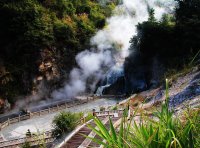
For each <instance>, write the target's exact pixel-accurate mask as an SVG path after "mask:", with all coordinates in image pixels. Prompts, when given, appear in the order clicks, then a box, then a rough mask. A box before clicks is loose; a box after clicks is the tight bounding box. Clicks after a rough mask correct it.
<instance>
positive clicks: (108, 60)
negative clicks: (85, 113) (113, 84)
mask: <svg viewBox="0 0 200 148" xmlns="http://www.w3.org/2000/svg"><path fill="white" fill-rule="evenodd" d="M174 6H175V2H174V0H168V1H166V0H123V1H122V4H120V5H118V6H117V7H116V8H115V10H114V11H113V15H112V16H111V17H110V18H108V19H107V20H106V22H107V25H106V27H105V28H103V29H102V30H99V31H98V32H97V33H96V35H95V36H94V37H92V38H91V45H94V46H96V47H97V49H96V50H94V49H91V50H85V51H83V52H81V53H79V54H78V55H77V56H76V61H77V63H78V65H79V68H74V69H73V70H72V71H71V72H70V79H69V81H67V82H66V84H65V86H64V87H63V88H61V89H59V90H56V91H54V92H53V93H52V98H54V99H70V98H72V97H74V96H76V95H78V94H80V93H83V92H85V91H86V89H87V87H88V83H87V82H88V80H89V79H91V78H92V80H93V82H92V83H91V82H90V83H91V84H90V85H89V87H90V88H89V89H90V90H94V89H95V85H96V83H97V82H98V80H100V79H101V78H102V77H103V75H104V74H105V73H106V70H105V69H109V68H111V67H113V66H116V65H118V66H122V65H123V62H124V58H125V57H127V56H128V54H129V53H128V49H129V46H130V43H129V41H130V39H131V38H132V37H133V36H134V35H136V34H137V28H136V25H137V24H138V23H142V22H144V21H146V20H147V19H148V7H149V8H153V9H154V10H155V18H156V19H158V20H159V19H161V17H162V15H163V14H165V13H169V12H170V11H172V10H173V8H174ZM109 49H115V52H111V50H109Z"/></svg>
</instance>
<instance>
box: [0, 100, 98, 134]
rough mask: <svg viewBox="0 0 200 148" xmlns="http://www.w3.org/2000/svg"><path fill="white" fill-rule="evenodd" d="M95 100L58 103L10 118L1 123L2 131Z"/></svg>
mask: <svg viewBox="0 0 200 148" xmlns="http://www.w3.org/2000/svg"><path fill="white" fill-rule="evenodd" d="M95 99H96V98H95V97H87V99H85V100H76V101H78V102H75V101H72V102H68V101H64V102H62V103H61V102H58V103H57V104H55V105H54V106H52V107H48V108H45V109H43V110H39V111H34V112H30V113H28V114H25V115H19V116H18V117H14V118H10V119H9V118H8V119H7V120H6V121H4V122H1V123H0V131H1V129H3V128H5V127H7V126H9V125H10V124H14V123H17V122H20V121H22V120H28V119H32V118H33V117H38V116H41V115H47V114H50V113H53V112H57V111H61V110H63V109H66V108H70V107H74V106H76V105H80V104H83V103H87V102H89V101H91V100H95Z"/></svg>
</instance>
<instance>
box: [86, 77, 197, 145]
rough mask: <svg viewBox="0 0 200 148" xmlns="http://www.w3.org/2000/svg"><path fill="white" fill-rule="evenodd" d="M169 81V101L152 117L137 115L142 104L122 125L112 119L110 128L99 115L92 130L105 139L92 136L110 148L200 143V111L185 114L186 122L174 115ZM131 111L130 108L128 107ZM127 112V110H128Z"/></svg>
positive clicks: (167, 98)
mask: <svg viewBox="0 0 200 148" xmlns="http://www.w3.org/2000/svg"><path fill="white" fill-rule="evenodd" d="M168 100H169V97H168V81H167V82H166V101H165V102H164V103H163V104H162V105H161V109H160V110H156V111H155V112H154V113H153V116H152V117H149V116H145V115H144V114H143V113H140V116H139V120H137V118H136V114H138V113H137V112H138V110H139V109H138V108H137V109H136V111H135V112H134V113H133V116H132V117H131V119H130V120H128V119H127V117H126V116H124V117H123V118H122V120H121V124H120V126H119V128H114V124H113V123H112V121H111V119H110V121H109V122H110V129H109V130H108V129H107V128H106V127H105V125H103V123H102V122H101V121H100V120H99V119H98V118H96V117H95V118H94V122H95V123H96V126H97V127H98V129H95V128H93V127H90V128H92V130H93V131H94V132H95V133H96V134H97V135H98V136H99V137H101V140H99V139H96V138H91V137H88V138H90V139H92V140H93V141H94V142H96V143H98V144H100V145H102V146H103V147H106V148H163V147H166V148H198V146H199V144H200V134H199V133H200V112H199V110H198V111H193V112H192V113H193V115H192V116H191V115H190V113H189V112H185V114H184V115H183V116H184V117H185V118H186V120H185V121H184V122H183V121H182V120H180V118H179V117H176V118H175V117H174V112H173V110H170V109H169V106H168ZM125 112H127V110H125ZM124 114H126V113H124Z"/></svg>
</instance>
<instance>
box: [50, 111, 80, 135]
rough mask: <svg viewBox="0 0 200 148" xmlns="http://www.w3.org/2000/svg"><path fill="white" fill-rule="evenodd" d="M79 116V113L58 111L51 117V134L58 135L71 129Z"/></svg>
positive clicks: (75, 124)
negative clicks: (58, 112) (57, 113)
mask: <svg viewBox="0 0 200 148" xmlns="http://www.w3.org/2000/svg"><path fill="white" fill-rule="evenodd" d="M81 117H82V114H81V113H71V112H60V114H59V115H57V116H55V118H54V119H53V127H54V130H53V136H54V137H60V136H62V135H63V134H64V133H67V132H70V131H72V130H73V129H74V128H75V127H76V126H77V124H78V120H79V119H80V118H81Z"/></svg>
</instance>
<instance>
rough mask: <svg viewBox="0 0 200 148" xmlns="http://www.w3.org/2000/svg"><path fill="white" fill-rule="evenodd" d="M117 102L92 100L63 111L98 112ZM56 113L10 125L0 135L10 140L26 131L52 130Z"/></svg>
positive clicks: (23, 134) (21, 135)
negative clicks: (100, 108) (94, 110)
mask: <svg viewBox="0 0 200 148" xmlns="http://www.w3.org/2000/svg"><path fill="white" fill-rule="evenodd" d="M117 102H118V101H117V100H113V99H99V100H94V101H92V102H90V103H87V104H82V105H77V106H75V107H73V108H67V109H65V111H71V112H83V111H84V112H87V111H91V110H92V109H96V110H99V107H100V106H114V105H115V104H116V103H117ZM58 113H59V112H57V113H52V114H48V115H44V116H41V117H36V118H33V119H29V120H25V121H21V122H19V123H15V124H12V125H10V126H8V127H6V128H4V129H2V131H1V132H0V135H1V134H2V136H3V137H4V138H5V140H11V139H15V138H19V137H24V136H25V133H26V132H27V130H28V129H30V131H31V132H37V133H40V132H44V131H46V130H50V129H52V124H51V123H52V120H53V118H54V116H55V115H57V114H58Z"/></svg>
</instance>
